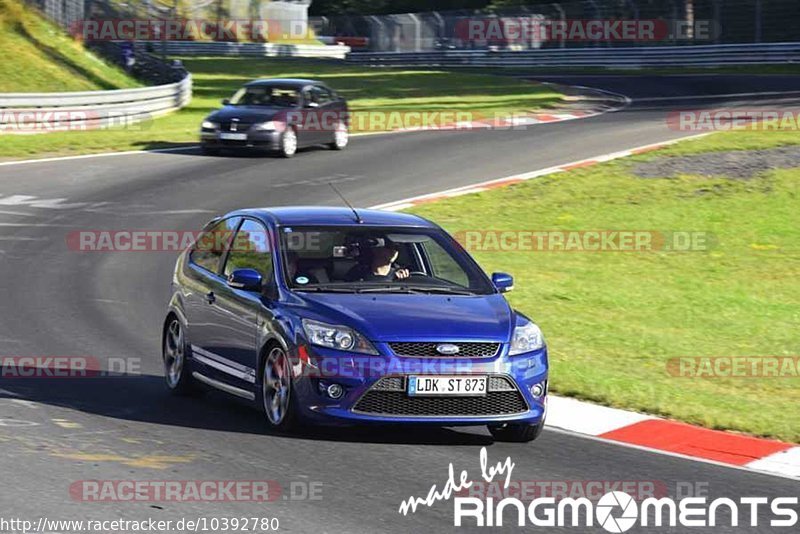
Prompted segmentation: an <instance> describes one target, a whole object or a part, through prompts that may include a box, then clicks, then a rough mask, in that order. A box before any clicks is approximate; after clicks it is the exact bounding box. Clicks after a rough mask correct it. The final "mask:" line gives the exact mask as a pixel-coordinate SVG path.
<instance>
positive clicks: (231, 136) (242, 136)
mask: <svg viewBox="0 0 800 534" xmlns="http://www.w3.org/2000/svg"><path fill="white" fill-rule="evenodd" d="M219 138H220V139H225V140H226V141H247V134H246V133H229V132H222V133H220V134H219Z"/></svg>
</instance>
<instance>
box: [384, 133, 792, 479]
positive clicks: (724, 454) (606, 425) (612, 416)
mask: <svg viewBox="0 0 800 534" xmlns="http://www.w3.org/2000/svg"><path fill="white" fill-rule="evenodd" d="M706 135H709V134H708V133H703V134H699V135H693V136H690V137H683V138H681V139H675V140H673V141H667V142H663V143H655V144H651V145H644V146H640V147H636V148H632V149H630V150H623V151H620V152H613V153H611V154H605V155H602V156H597V157H594V158H589V159H584V160H579V161H574V162H571V163H567V164H564V165H558V166H555V167H548V168H546V169H540V170H538V171H532V172H528V173H524V174H518V175H515V176H508V177H506V178H499V179H496V180H489V181H487V182H482V183H479V184H474V185H469V186H465V187H457V188H454V189H448V190H446V191H440V192H438V193H431V194H428V195H421V196H417V197H411V198H407V199H404V200H399V201H397V202H390V203H387V204H380V205H378V206H373V207H372V209H382V210H386V211H399V210H403V209H407V208H411V207H414V206H418V205H421V204H427V203H430V202H436V201H437V200H442V199H446V198H452V197H456V196H461V195H469V194H472V193H480V192H483V191H488V190H491V189H496V188H498V187H506V186H509V185H513V184H517V183H520V182H524V181H526V180H531V179H533V178H538V177H540V176H546V175H549V174H555V173H558V172H565V171H569V170H572V169H578V168H583V167H589V166H591V165H595V164H598V163H602V162H604V161H610V160H614V159H618V158H624V157H627V156H632V155H635V154H642V153H645V152H650V151H652V150H658V149H660V148H663V147H665V146H668V145H671V144H674V143H677V142H679V141H685V140H686V139H692V138H698V137H704V136H706ZM547 426H548V427H553V428H559V429H562V430H568V431H571V432H575V433H578V434H582V435H586V436H592V437H594V438H597V439H601V440H606V441H611V442H615V443H623V444H625V445H628V446H632V447H636V448H641V449H645V450H649V451H653V452H659V453H662V454H669V455H674V456H679V457H682V458H688V459H691V460H697V461H704V462H709V463H714V464H720V465H725V466H729V467H735V468H740V469H749V470H753V471H758V472H762V473H766V474H771V475H777V476H781V477H788V478H796V479H800V447H798V446H796V445H793V444H790V443H784V442H781V441H775V440H768V439H762V438H756V437H751V436H744V435H740V434H734V433H731V432H722V431H719V430H709V429H707V428H702V427H698V426H694V425H689V424H686V423H680V422H676V421H670V420H667V419H663V418H659V417H655V416H651V415H645V414H640V413H637V412H630V411H626V410H620V409H617V408H608V407H606V406H599V405H596V404H592V403H589V402H583V401H579V400H576V399H571V398H565V397H558V396H555V395H551V396H550V397H549V399H548V408H547Z"/></svg>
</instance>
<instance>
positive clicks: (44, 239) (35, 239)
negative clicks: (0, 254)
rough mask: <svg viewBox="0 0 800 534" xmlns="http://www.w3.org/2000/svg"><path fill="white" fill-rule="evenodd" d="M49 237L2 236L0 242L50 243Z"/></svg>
mask: <svg viewBox="0 0 800 534" xmlns="http://www.w3.org/2000/svg"><path fill="white" fill-rule="evenodd" d="M48 239H49V238H47V237H18V236H0V241H48Z"/></svg>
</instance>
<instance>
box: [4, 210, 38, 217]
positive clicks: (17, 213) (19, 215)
mask: <svg viewBox="0 0 800 534" xmlns="http://www.w3.org/2000/svg"><path fill="white" fill-rule="evenodd" d="M0 215H13V216H16V217H36V215H35V214H33V213H24V212H22V211H5V210H0Z"/></svg>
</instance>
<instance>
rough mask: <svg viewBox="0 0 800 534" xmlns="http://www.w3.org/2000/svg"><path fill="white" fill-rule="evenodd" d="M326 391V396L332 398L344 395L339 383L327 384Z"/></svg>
mask: <svg viewBox="0 0 800 534" xmlns="http://www.w3.org/2000/svg"><path fill="white" fill-rule="evenodd" d="M326 391H327V393H328V396H329V397H330V398H332V399H338V398H340V397H341V396H342V395H344V388H343V387H342V386H340V385H339V384H331V385H330V386H328V389H327V390H326Z"/></svg>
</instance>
